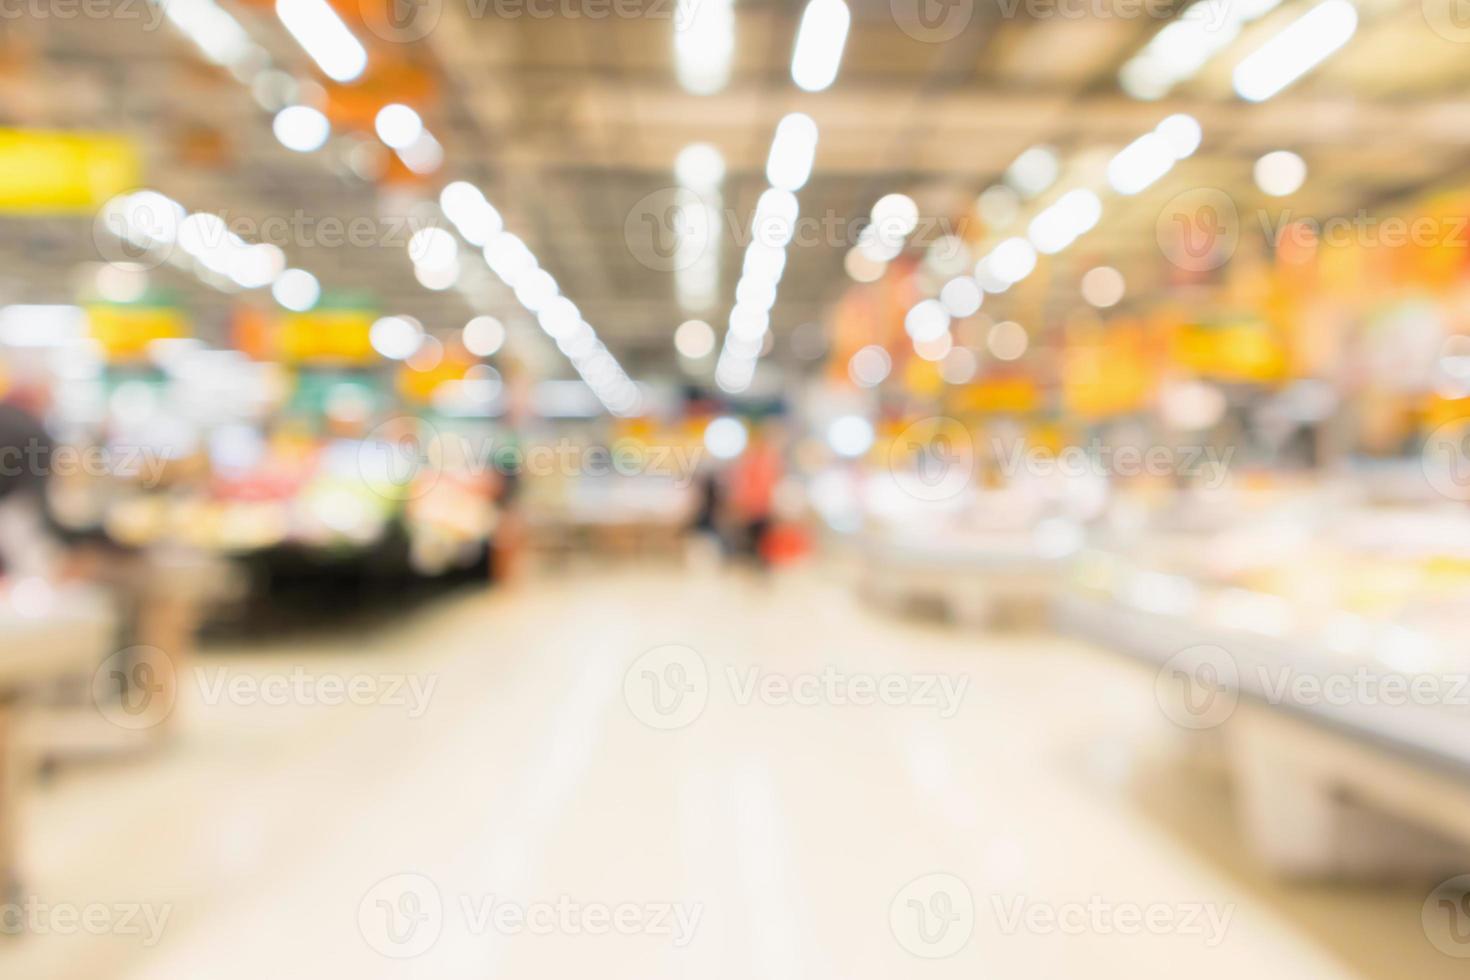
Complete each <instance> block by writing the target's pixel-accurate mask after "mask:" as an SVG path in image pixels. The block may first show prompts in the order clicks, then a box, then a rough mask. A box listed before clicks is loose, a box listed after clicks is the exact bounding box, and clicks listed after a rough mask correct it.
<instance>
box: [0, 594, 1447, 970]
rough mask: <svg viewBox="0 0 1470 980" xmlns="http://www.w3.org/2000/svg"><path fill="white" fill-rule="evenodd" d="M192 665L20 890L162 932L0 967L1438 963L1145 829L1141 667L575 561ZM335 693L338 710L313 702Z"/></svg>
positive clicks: (1383, 915)
mask: <svg viewBox="0 0 1470 980" xmlns="http://www.w3.org/2000/svg"><path fill="white" fill-rule="evenodd" d="M298 666H299V667H301V668H302V670H301V671H299V672H296V668H297V667H298ZM201 670H202V675H201V677H202V681H201V682H200V683H195V684H193V685H186V692H187V694H188V698H189V701H188V703H186V704H185V705H184V710H185V711H186V716H185V717H186V719H187V724H186V725H185V732H184V735H183V738H182V739H181V741H180V743H179V745H178V747H177V748H176V749H174V750H172V751H171V752H169V753H166V754H165V755H163V756H161V757H158V758H155V759H153V760H150V761H148V762H146V763H142V764H137V765H133V766H128V767H120V768H113V769H105V770H91V771H84V772H73V773H70V774H67V775H66V776H64V777H63V778H62V779H61V780H60V781H59V782H58V783H57V784H56V785H53V786H52V787H50V788H49V789H48V790H47V791H45V792H44V793H43V794H42V795H41V797H40V799H39V800H38V802H37V806H36V809H35V812H34V814H33V817H34V824H33V838H34V839H33V844H34V847H33V860H32V862H31V864H32V867H33V869H34V873H33V880H32V885H33V887H34V890H35V891H37V892H39V893H41V894H44V895H46V896H47V898H48V900H50V901H52V902H62V903H72V904H75V905H78V906H81V905H85V904H87V903H103V904H105V905H107V906H108V907H109V908H111V909H113V910H114V912H113V914H114V915H117V916H118V917H119V918H120V917H121V915H122V912H123V911H124V910H125V909H126V907H129V906H135V905H142V906H143V908H142V912H144V913H147V914H151V915H152V917H153V921H154V922H155V923H157V922H159V920H160V919H162V918H163V916H164V915H165V914H166V915H167V918H166V922H163V923H162V931H161V937H160V938H159V941H158V942H157V943H156V944H152V945H150V944H149V943H148V941H147V939H146V938H145V937H143V936H136V935H119V934H118V933H121V932H122V931H123V930H122V929H121V928H120V927H119V928H117V929H114V930H112V934H109V935H106V936H88V935H85V934H84V931H83V934H79V935H73V936H68V937H62V936H59V935H51V936H42V937H30V938H29V939H27V940H25V941H23V942H16V943H11V944H5V943H0V975H4V976H16V977H22V976H23V977H43V976H44V977H48V978H54V980H71V978H77V980H82V978H86V980H110V978H114V977H117V978H126V980H201V978H209V980H246V978H248V980H261V978H267V977H268V978H272V980H297V978H300V980H328V978H352V980H374V978H380V977H381V978H400V977H414V978H432V980H457V978H461V977H463V978H474V980H485V978H491V977H513V978H561V977H566V978H570V977H597V978H601V980H619V978H629V980H633V978H636V980H661V978H671V980H672V978H691V980H725V978H730V980H734V978H739V980H786V978H791V980H796V978H801V980H824V978H834V980H836V978H843V980H860V978H868V977H873V978H884V980H892V978H897V977H918V976H927V977H933V978H946V977H964V978H967V980H973V978H977V977H985V978H994V980H1029V978H1037V980H1051V978H1059V977H1115V976H1116V977H1129V978H1140V977H1142V978H1148V977H1164V976H1181V975H1183V976H1189V977H1191V978H1194V980H1214V978H1220V980H1226V978H1230V980H1237V978H1240V977H1245V976H1259V975H1266V976H1273V977H1278V976H1279V977H1292V978H1294V980H1312V978H1328V977H1350V976H1375V977H1376V976H1391V975H1394V973H1397V975H1400V976H1415V977H1418V978H1433V977H1437V976H1445V977H1449V976H1453V975H1455V970H1456V968H1457V966H1458V964H1456V963H1455V962H1454V961H1451V960H1448V959H1446V958H1445V957H1443V956H1441V955H1440V954H1438V953H1437V952H1435V951H1434V950H1433V949H1432V948H1429V946H1428V944H1427V943H1425V942H1424V941H1423V937H1422V935H1416V934H1417V930H1418V924H1417V909H1418V906H1417V903H1415V902H1414V901H1413V900H1412V896H1401V895H1389V896H1386V897H1383V896H1381V895H1380V894H1379V893H1370V894H1367V895H1366V896H1364V895H1359V896H1358V897H1356V898H1353V897H1349V898H1336V897H1332V898H1330V899H1320V898H1317V899H1314V898H1310V897H1308V898H1305V899H1302V900H1301V901H1306V902H1311V901H1329V902H1331V903H1336V904H1335V905H1333V907H1332V908H1333V911H1334V914H1339V915H1341V916H1344V918H1340V919H1337V920H1335V921H1339V922H1342V923H1343V925H1344V927H1346V928H1349V929H1353V930H1356V931H1358V932H1359V934H1360V936H1361V944H1362V946H1363V947H1364V948H1366V949H1370V950H1372V951H1373V952H1374V955H1376V956H1377V957H1378V958H1379V960H1380V961H1381V964H1380V966H1381V965H1382V964H1387V966H1388V970H1389V972H1386V973H1383V972H1379V967H1373V968H1372V969H1371V970H1366V971H1360V972H1354V970H1352V969H1349V968H1348V967H1347V966H1346V965H1345V964H1344V962H1343V961H1344V958H1345V954H1344V953H1343V952H1342V951H1343V950H1344V949H1346V948H1348V947H1349V943H1350V942H1351V940H1349V941H1346V942H1341V943H1333V942H1327V941H1324V940H1323V939H1322V938H1321V937H1320V936H1317V935H1312V934H1309V933H1308V932H1307V931H1306V930H1305V928H1304V927H1303V926H1301V925H1299V924H1297V923H1300V922H1302V921H1305V920H1304V919H1302V918H1298V917H1292V916H1289V915H1286V914H1284V913H1283V910H1282V907H1281V906H1280V905H1279V904H1278V903H1277V901H1276V900H1275V898H1273V897H1272V895H1273V894H1274V893H1272V892H1271V891H1270V890H1269V889H1265V890H1263V889H1262V887H1259V886H1258V885H1256V884H1253V883H1252V881H1253V879H1251V877H1250V876H1249V875H1248V874H1246V873H1237V872H1236V871H1235V870H1232V869H1229V868H1224V867H1221V866H1219V865H1218V864H1214V863H1211V861H1210V860H1209V859H1207V858H1206V857H1205V856H1204V853H1205V852H1203V851H1198V850H1195V849H1193V848H1191V847H1190V846H1189V845H1187V844H1186V843H1184V840H1185V838H1184V837H1182V836H1180V835H1178V834H1175V833H1172V832H1171V831H1170V830H1169V829H1168V828H1167V827H1165V826H1161V825H1160V824H1159V823H1157V822H1155V821H1154V820H1153V818H1151V817H1149V816H1147V814H1146V811H1145V810H1144V809H1141V808H1140V806H1139V805H1138V803H1137V802H1136V801H1135V798H1134V794H1133V792H1132V791H1131V790H1130V785H1131V784H1132V783H1134V782H1136V780H1134V779H1132V778H1131V777H1132V776H1134V775H1136V774H1137V773H1138V771H1139V768H1140V767H1141V766H1144V765H1145V764H1147V763H1148V755H1147V753H1145V754H1142V755H1140V753H1139V752H1138V751H1136V749H1135V747H1136V746H1139V745H1143V746H1149V745H1153V744H1156V743H1157V744H1163V743H1162V742H1160V740H1161V739H1164V738H1166V737H1167V735H1168V731H1167V725H1166V723H1165V722H1163V720H1162V719H1161V718H1160V717H1159V714H1158V712H1157V711H1156V710H1154V706H1153V702H1152V687H1151V684H1150V683H1149V679H1148V678H1147V677H1146V676H1144V675H1142V674H1141V672H1139V671H1137V670H1136V669H1134V668H1132V667H1129V666H1126V665H1125V664H1124V663H1123V662H1122V661H1120V660H1115V659H1114V658H1111V657H1109V656H1105V655H1100V654H1097V653H1094V652H1090V651H1085V650H1081V649H1078V648H1075V647H1071V646H1068V645H1066V644H1063V643H1061V642H1060V641H1056V640H1050V639H1045V638H1024V637H1021V638H1018V637H1011V638H999V637H984V636H977V635H975V634H964V633H957V632H952V631H949V630H945V629H942V628H940V627H937V626H933V627H931V626H924V625H918V624H913V623H904V622H898V621H894V620H892V619H888V618H879V617H877V616H874V615H871V614H869V613H868V612H866V611H865V610H863V609H862V608H860V607H859V606H858V605H857V604H855V603H854V602H853V601H852V600H851V599H849V598H848V596H847V593H846V592H844V591H843V590H841V589H840V588H837V587H836V586H834V585H829V584H823V583H819V582H816V581H812V580H808V579H804V578H803V579H797V580H789V581H784V582H782V583H781V584H780V585H779V586H777V587H772V588H767V587H764V586H762V585H760V584H757V583H752V582H748V581H744V580H738V579H718V580H716V579H700V578H691V577H688V576H683V575H675V574H672V573H654V572H649V573H641V572H605V573H590V572H589V573H583V574H581V575H579V576H577V577H575V578H573V579H572V580H570V581H566V582H561V583H537V584H536V585H535V587H533V588H526V589H523V590H521V591H518V592H510V593H500V594H496V595H492V596H481V595H470V596H461V597H459V598H456V599H453V600H450V601H447V602H444V603H441V604H439V605H438V606H435V607H432V608H429V609H426V610H420V611H417V612H415V613H414V614H412V615H411V616H408V617H405V618H404V621H403V622H402V623H401V625H399V626H397V627H395V628H393V629H390V630H387V631H383V632H379V633H377V634H375V635H372V636H369V637H355V638H339V639H334V640H332V641H330V642H327V643H315V644H308V643H304V641H297V642H295V643H292V644H284V645H282V646H281V647H280V648H278V649H272V650H269V651H260V650H258V649H257V650H254V651H243V652H242V651H214V652H213V653H212V654H211V656H209V657H208V658H207V659H206V662H205V663H204V664H203V665H202V667H201ZM261 681H264V682H265V683H264V684H263V685H258V684H257V682H261ZM353 684H356V685H357V686H356V687H353V686H352V685H353ZM353 691H355V692H356V693H355V695H353V697H352V699H351V700H356V701H359V702H364V703H347V704H337V705H326V704H320V703H316V702H317V701H327V700H333V699H335V700H342V699H343V698H345V697H347V694H346V693H344V692H353ZM282 692H288V693H286V694H284V695H283V697H277V695H282ZM277 700H284V701H285V702H286V703H281V704H271V703H262V701H265V702H269V701H277ZM207 701H214V702H215V703H213V704H209V703H205V702H207ZM367 702H372V703H367ZM854 702H858V703H854ZM1201 809H1202V810H1203V809H1204V808H1203V807H1202V808H1201ZM1293 901H1295V899H1293ZM99 914H100V913H99ZM138 921H139V922H146V921H147V916H146V915H142V916H139V917H138ZM1365 924H1366V925H1365ZM1365 927H1366V928H1367V929H1368V930H1369V931H1368V933H1367V934H1366V936H1362V930H1363V929H1364V928H1365Z"/></svg>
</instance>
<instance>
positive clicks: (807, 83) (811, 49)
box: [791, 0, 852, 92]
mask: <svg viewBox="0 0 1470 980" xmlns="http://www.w3.org/2000/svg"><path fill="white" fill-rule="evenodd" d="M851 22H852V14H851V13H849V12H848V9H847V4H845V3H843V2H842V0H811V3H809V4H807V5H806V11H805V12H804V13H803V14H802V15H801V26H800V27H799V28H797V34H796V49H795V50H794V51H793V52H792V54H791V80H792V81H794V82H795V83H796V87H797V88H799V89H803V90H804V91H807V92H820V91H822V90H823V89H825V88H826V87H827V86H829V85H831V84H832V83H833V82H834V81H836V80H837V71H838V69H839V68H841V67H842V48H843V45H845V44H846V43H847V29H848V26H849V25H850V24H851Z"/></svg>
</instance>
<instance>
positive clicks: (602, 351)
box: [168, 0, 728, 414]
mask: <svg viewBox="0 0 1470 980" xmlns="http://www.w3.org/2000/svg"><path fill="white" fill-rule="evenodd" d="M710 6H711V7H717V6H718V5H717V4H711V5H710ZM727 6H728V5H727ZM176 8H177V9H176ZM168 9H169V12H170V16H171V17H172V19H173V20H174V22H175V23H176V24H177V25H178V26H180V27H181V28H182V29H183V30H184V31H185V33H187V34H188V35H189V36H190V37H191V38H192V39H193V40H194V42H195V43H196V44H197V45H198V46H199V47H200V49H201V50H203V51H204V52H205V54H206V56H208V57H210V59H211V60H213V61H215V62H216V63H219V64H222V65H225V66H227V67H230V68H232V69H233V70H235V72H236V74H237V76H241V77H243V75H244V72H245V71H246V66H247V65H248V64H250V63H252V62H258V61H259V60H261V57H260V56H262V55H263V52H262V51H261V50H260V48H259V47H258V46H257V45H255V44H254V42H253V41H251V40H250V38H249V35H248V34H247V33H246V32H245V30H244V28H243V27H241V26H240V24H239V22H238V21H236V20H235V19H234V18H233V17H232V16H230V14H228V13H227V12H225V11H224V10H223V9H222V8H220V7H219V6H218V5H217V4H215V3H214V2H213V0H172V2H171V3H170V4H169V8H168ZM275 9H276V14H277V16H278V17H279V18H280V20H281V23H282V24H283V25H284V26H285V27H286V29H287V31H288V32H289V33H290V34H291V36H292V37H293V38H295V39H296V41H297V43H298V44H300V45H301V47H302V48H303V49H304V50H305V51H306V53H307V54H308V55H309V56H310V57H311V58H312V60H313V61H314V62H316V64H317V66H318V67H319V68H320V69H321V70H322V72H323V74H325V75H326V76H327V77H328V78H330V79H332V80H333V81H335V82H339V83H346V82H351V81H354V80H356V79H357V78H359V77H361V75H362V73H363V72H364V71H365V70H366V68H367V64H368V54H367V49H366V48H365V47H363V45H362V43H361V42H360V41H358V39H357V38H356V37H355V36H354V35H353V33H352V31H351V30H350V29H349V28H348V26H347V25H346V24H345V23H344V22H343V21H342V19H341V18H340V17H339V16H338V15H337V13H336V12H335V11H334V10H333V9H332V8H331V6H330V5H329V4H328V3H327V2H326V0H277V2H276V5H275ZM272 128H273V130H274V132H275V135H276V137H277V139H278V140H279V141H280V142H281V144H282V145H284V146H285V147H287V148H288V149H291V150H294V151H297V152H303V153H305V152H312V151H314V150H317V149H320V148H321V147H322V146H324V145H325V144H326V141H327V140H328V138H329V137H330V136H331V124H330V121H329V120H328V119H327V117H326V116H325V115H324V114H322V113H321V112H320V111H319V110H317V109H315V108H313V107H311V106H307V105H300V104H298V105H289V106H286V107H284V108H282V109H281V110H280V111H279V112H277V114H276V116H275V118H274V120H273V122H272ZM374 129H375V131H376V134H377V136H378V138H379V139H380V140H381V141H382V142H383V144H384V145H385V146H387V147H389V148H390V149H392V150H393V151H394V152H395V153H397V154H398V157H399V159H400V160H402V161H403V163H404V165H405V166H406V167H408V169H410V170H412V171H414V172H415V173H419V174H429V173H433V172H435V171H437V170H438V169H439V168H440V167H441V166H442V165H443V162H444V151H443V146H442V145H441V144H440V143H439V141H438V140H437V139H436V138H435V137H434V135H433V133H431V132H430V131H429V129H428V127H427V126H426V125H425V124H424V122H423V119H422V118H421V117H420V116H419V114H418V113H417V112H416V111H414V109H413V108H411V107H410V106H407V105H403V104H401V103H393V104H390V105H386V106H384V107H383V108H382V109H380V110H379V111H378V113H377V116H376V117H375V119H374ZM440 205H441V208H442V209H443V210H444V212H445V214H446V216H447V217H449V218H450V220H451V221H452V222H453V223H454V225H455V227H456V228H457V229H458V230H459V231H460V234H461V235H463V236H465V240H466V241H469V242H470V243H471V244H474V245H477V246H480V247H482V248H483V249H484V253H483V254H484V258H485V261H486V263H487V265H488V266H489V267H490V268H491V270H492V271H495V272H496V273H497V274H498V275H499V276H500V278H501V279H502V280H503V281H504V282H505V283H506V285H507V286H509V287H510V288H511V289H512V290H513V291H514V292H515V295H516V298H517V300H518V301H519V302H520V303H521V304H522V306H524V307H525V308H526V309H527V310H528V311H529V312H531V313H532V314H533V315H535V316H536V318H537V322H538V323H539V324H540V325H541V327H542V329H543V330H545V331H546V333H547V334H548V336H550V337H551V338H552V339H553V340H554V341H555V342H556V344H557V347H558V348H559V349H560V350H561V351H562V352H563V353H564V354H566V356H567V357H568V358H569V359H570V360H571V362H572V365H573V367H574V368H576V370H577V372H578V373H579V374H580V375H581V376H582V378H583V380H584V381H586V382H587V384H588V386H589V387H590V388H591V389H592V391H593V392H594V394H596V395H597V397H598V399H599V400H600V401H601V402H602V403H603V405H604V406H605V407H607V408H608V410H609V411H612V412H615V413H618V414H628V413H631V412H634V411H636V409H637V407H638V402H639V395H638V390H637V387H636V385H634V384H633V382H632V381H631V379H629V378H628V376H627V374H626V373H625V372H624V371H623V369H622V366H621V365H620V364H618V362H617V360H616V359H615V358H614V357H613V356H612V354H611V353H610V352H609V351H608V350H607V349H606V347H605V346H604V345H603V344H602V343H601V341H600V340H598V339H597V336H596V333H595V331H594V330H593V328H592V327H591V326H590V325H589V324H588V323H587V322H586V321H585V320H584V319H583V318H582V316H581V313H580V312H579V311H578V310H577V308H576V306H575V305H574V304H573V303H572V302H571V300H569V299H567V298H566V297H564V296H561V295H560V290H559V287H558V286H557V284H556V281H555V279H554V278H552V276H551V275H550V273H548V272H546V271H545V270H543V269H541V268H540V266H539V264H538V262H537V261H536V258H535V256H534V254H532V252H531V251H530V249H529V248H528V247H527V246H526V245H525V243H524V242H522V241H521V240H520V239H519V238H518V237H516V236H515V235H514V234H512V233H510V232H508V231H505V230H504V223H503V221H502V220H501V218H500V215H499V212H498V211H496V210H495V208H494V207H492V206H491V205H490V203H489V202H488V201H487V200H486V199H485V198H484V195H483V194H481V193H480V191H479V190H478V189H477V188H475V187H473V186H472V185H470V184H467V183H465V182H463V181H456V182H454V183H451V184H449V185H448V186H446V187H445V188H444V191H443V193H442V194H441V195H440ZM211 217H212V216H211ZM191 220H192V219H191ZM216 220H218V219H216ZM221 224H222V223H221ZM226 234H227V235H228V231H227V230H226ZM222 240H224V241H226V242H229V238H224V239H222ZM242 244H243V243H242ZM251 248H252V249H253V250H260V249H267V248H268V249H274V254H275V255H277V256H279V255H280V250H279V249H278V248H275V246H271V245H260V246H252V247H251ZM251 254H256V253H255V252H252V253H251ZM409 254H410V257H411V258H412V259H413V261H414V272H415V276H416V277H417V279H418V281H419V283H420V284H421V285H423V286H424V287H425V288H427V289H431V290H442V289H445V288H447V287H448V286H450V285H452V284H454V283H455V282H456V281H457V280H458V279H459V274H460V272H461V265H460V262H459V259H458V243H457V242H456V241H455V239H454V237H453V236H452V235H450V234H449V233H448V232H447V231H445V230H444V229H442V228H427V229H421V230H420V231H419V232H417V233H415V235H414V236H413V238H412V239H411V241H410V243H409ZM280 258H281V259H282V261H281V262H280V263H279V264H280V265H281V266H282V268H281V269H280V270H279V271H278V273H277V274H276V275H275V276H273V277H272V279H271V281H270V282H258V283H256V282H255V279H257V278H260V277H258V276H253V275H252V277H251V278H249V279H247V280H246V281H243V282H239V283H238V284H239V285H240V286H241V287H242V288H250V284H252V283H254V284H255V285H267V284H270V285H273V287H274V288H273V292H274V294H275V296H276V299H277V301H278V302H280V303H281V305H283V306H285V307H287V308H288V309H309V308H310V307H311V306H312V305H313V304H314V303H315V302H316V300H317V298H318V296H319V295H320V286H319V284H317V282H316V280H315V277H312V276H311V275H310V273H307V272H304V271H303V270H299V269H290V270H287V269H284V256H280ZM372 338H373V341H374V346H375V348H376V349H378V351H379V352H380V353H382V354H384V356H387V357H390V358H393V359H398V360H409V359H410V358H412V357H413V356H414V354H415V353H417V352H419V351H420V350H421V349H423V348H424V347H425V345H426V344H429V342H430V341H431V339H432V338H430V337H429V336H428V335H426V334H425V333H424V331H423V329H422V326H421V325H419V324H418V323H417V321H415V320H413V319H412V318H411V317H401V316H395V317H384V318H383V319H382V320H380V321H378V323H376V324H374V328H373V331H372ZM463 340H464V342H465V346H466V348H467V349H469V350H470V351H471V353H476V354H477V356H489V355H490V354H492V353H494V352H495V351H498V350H499V348H500V346H501V344H502V343H503V342H504V327H503V326H502V325H501V324H500V323H499V321H497V320H494V319H493V318H491V317H488V316H479V317H476V318H475V319H473V320H471V321H470V323H469V324H467V325H466V327H465V328H464V335H463Z"/></svg>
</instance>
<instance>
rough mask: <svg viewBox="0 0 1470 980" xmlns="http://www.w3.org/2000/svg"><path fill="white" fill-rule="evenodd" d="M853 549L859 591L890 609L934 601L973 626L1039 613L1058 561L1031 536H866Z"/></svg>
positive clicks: (1027, 619)
mask: <svg viewBox="0 0 1470 980" xmlns="http://www.w3.org/2000/svg"><path fill="white" fill-rule="evenodd" d="M859 550H860V556H861V557H860V560H861V566H862V572H861V586H860V588H861V590H862V593H863V595H864V597H866V598H868V599H870V600H872V601H874V602H875V603H877V604H878V605H880V606H883V607H885V608H889V609H896V610H902V609H905V608H909V607H912V606H913V605H915V604H917V603H923V602H937V603H939V604H940V605H941V606H943V608H944V609H945V610H946V612H947V613H948V614H949V616H950V617H951V618H952V619H954V620H955V621H956V622H959V623H964V624H966V625H971V626H977V627H993V626H999V625H1018V624H1027V623H1034V622H1036V621H1038V620H1040V619H1042V618H1043V614H1044V610H1045V604H1046V600H1047V598H1048V596H1049V595H1050V594H1051V590H1052V588H1053V583H1055V582H1056V580H1057V578H1058V575H1059V568H1060V566H1059V564H1058V562H1057V561H1055V560H1053V559H1048V558H1044V557H1042V556H1041V555H1040V554H1039V553H1038V552H1037V551H1036V549H1035V548H1034V547H1033V546H1032V543H1031V538H1030V536H1029V535H1000V534H997V535H994V536H993V538H991V539H989V540H987V541H986V542H985V543H984V544H983V545H977V544H976V543H974V542H973V541H967V542H965V543H964V544H963V545H952V546H951V545H945V544H943V543H942V542H925V543H919V542H913V541H907V540H902V539H899V538H895V537H891V536H890V537H882V536H876V535H869V536H864V537H863V538H862V539H861V543H860V545H859Z"/></svg>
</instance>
